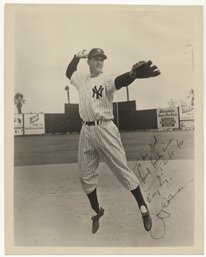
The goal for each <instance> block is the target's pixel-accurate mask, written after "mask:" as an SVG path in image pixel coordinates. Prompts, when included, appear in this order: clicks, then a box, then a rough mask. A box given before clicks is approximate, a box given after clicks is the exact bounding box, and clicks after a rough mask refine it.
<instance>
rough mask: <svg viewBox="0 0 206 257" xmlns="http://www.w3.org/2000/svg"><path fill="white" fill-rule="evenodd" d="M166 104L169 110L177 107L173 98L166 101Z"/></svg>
mask: <svg viewBox="0 0 206 257" xmlns="http://www.w3.org/2000/svg"><path fill="white" fill-rule="evenodd" d="M167 103H168V105H169V107H170V108H174V107H176V106H177V101H176V100H174V99H173V98H170V100H169V101H167Z"/></svg>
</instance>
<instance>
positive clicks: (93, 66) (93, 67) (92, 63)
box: [88, 56, 104, 75]
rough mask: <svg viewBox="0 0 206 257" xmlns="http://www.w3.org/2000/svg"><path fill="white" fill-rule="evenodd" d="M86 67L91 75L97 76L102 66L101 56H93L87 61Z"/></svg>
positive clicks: (102, 59)
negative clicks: (87, 66)
mask: <svg viewBox="0 0 206 257" xmlns="http://www.w3.org/2000/svg"><path fill="white" fill-rule="evenodd" d="M88 65H89V68H90V72H91V74H92V75H99V74H100V73H101V72H102V69H103V66H104V58H103V57H102V56H95V57H92V58H91V59H88Z"/></svg>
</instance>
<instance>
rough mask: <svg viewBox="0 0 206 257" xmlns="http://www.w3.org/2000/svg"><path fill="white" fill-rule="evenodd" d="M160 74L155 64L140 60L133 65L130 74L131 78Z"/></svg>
mask: <svg viewBox="0 0 206 257" xmlns="http://www.w3.org/2000/svg"><path fill="white" fill-rule="evenodd" d="M158 75H160V71H159V69H158V68H157V66H156V65H152V62H151V61H147V62H146V61H140V62H138V63H136V64H134V65H133V67H132V69H131V71H130V76H131V77H132V78H138V79H143V78H150V77H156V76H158Z"/></svg>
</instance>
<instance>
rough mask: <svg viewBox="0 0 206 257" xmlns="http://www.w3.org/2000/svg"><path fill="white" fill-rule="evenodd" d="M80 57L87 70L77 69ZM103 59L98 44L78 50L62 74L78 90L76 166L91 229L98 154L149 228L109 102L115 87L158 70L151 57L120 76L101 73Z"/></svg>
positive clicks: (96, 218)
mask: <svg viewBox="0 0 206 257" xmlns="http://www.w3.org/2000/svg"><path fill="white" fill-rule="evenodd" d="M83 58H85V59H87V64H88V66H89V71H90V72H89V73H88V74H84V73H81V72H79V71H77V65H78V63H79V61H80V59H83ZM105 59H107V56H106V55H105V53H104V51H103V50H102V49H100V48H93V49H92V50H91V51H90V52H88V51H86V50H82V51H80V52H78V53H77V54H75V55H74V57H73V59H72V61H71V62H70V64H69V65H68V68H67V70H66V76H67V77H68V78H69V80H70V82H71V84H73V85H74V86H75V87H76V88H77V90H78V93H79V113H80V117H81V119H82V121H83V122H82V124H83V125H82V128H81V132H80V138H79V150H78V166H79V168H78V169H79V176H80V181H81V185H82V188H83V190H84V192H85V193H86V195H87V196H88V199H89V201H90V204H91V208H92V209H93V210H94V211H95V213H96V215H94V216H92V233H96V232H97V230H98V228H99V219H100V218H101V217H102V216H103V215H104V209H103V208H102V207H100V206H99V202H98V197H97V184H98V165H99V161H100V157H102V158H103V160H104V161H105V163H106V164H107V165H108V167H109V168H110V169H111V171H112V172H113V173H114V175H115V176H116V177H117V179H118V180H119V181H120V183H121V184H122V185H123V186H124V187H125V188H127V189H128V190H129V191H130V192H131V193H132V194H133V196H134V197H135V199H136V201H137V204H138V207H139V209H140V213H141V215H142V218H143V224H144V228H145V230H146V231H150V230H151V227H152V219H151V216H150V213H149V210H148V207H147V204H146V203H145V201H144V198H143V196H142V193H141V190H140V187H139V184H140V182H139V180H138V178H137V177H136V175H135V174H134V172H133V171H132V170H131V169H130V168H129V167H128V165H127V160H126V155H125V151H124V148H123V145H122V142H121V137H120V133H119V130H118V128H117V127H116V125H115V124H114V122H113V119H114V116H113V105H112V102H113V96H114V93H115V91H116V90H119V89H120V88H122V87H125V86H128V85H130V84H131V83H132V82H133V81H134V80H135V79H141V78H149V77H155V76H158V75H159V74H160V71H159V70H158V68H157V66H155V65H152V62H151V61H147V62H146V61H141V62H138V63H136V64H135V65H133V67H132V69H131V70H130V71H129V72H126V73H124V74H122V75H120V76H112V75H111V76H105V75H104V74H103V72H102V70H103V65H104V60H105Z"/></svg>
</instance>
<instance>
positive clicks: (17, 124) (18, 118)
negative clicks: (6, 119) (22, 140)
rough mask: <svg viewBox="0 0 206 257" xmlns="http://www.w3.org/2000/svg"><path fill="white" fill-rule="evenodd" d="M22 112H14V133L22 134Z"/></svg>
mask: <svg viewBox="0 0 206 257" xmlns="http://www.w3.org/2000/svg"><path fill="white" fill-rule="evenodd" d="M23 126H24V123H23V114H18V113H15V114H14V135H23Z"/></svg>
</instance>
